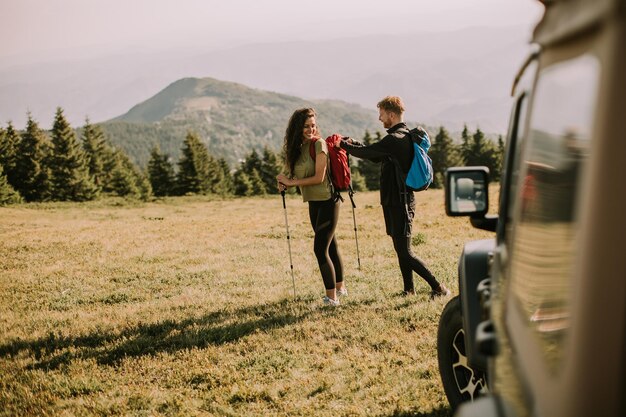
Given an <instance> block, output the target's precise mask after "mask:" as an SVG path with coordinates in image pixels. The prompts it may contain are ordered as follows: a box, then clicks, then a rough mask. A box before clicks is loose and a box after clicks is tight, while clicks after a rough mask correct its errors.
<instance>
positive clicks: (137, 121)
mask: <svg viewBox="0 0 626 417" xmlns="http://www.w3.org/2000/svg"><path fill="white" fill-rule="evenodd" d="M302 107H314V108H315V109H316V111H317V113H318V124H319V126H320V130H321V133H322V135H324V136H328V135H330V134H331V133H340V134H342V135H344V136H352V137H355V138H361V137H362V136H363V134H364V133H365V131H366V130H369V131H370V132H371V133H374V132H375V131H377V130H382V126H381V125H380V123H379V122H378V114H377V112H375V111H374V110H367V109H364V108H362V107H361V106H359V105H356V104H350V103H345V102H341V101H336V100H335V101H331V100H313V101H311V100H304V99H301V98H298V97H294V96H289V95H285V94H279V93H273V92H268V91H263V90H259V89H253V88H249V87H246V86H244V85H241V84H238V83H233V82H227V81H219V80H216V79H213V78H184V79H181V80H178V81H176V82H174V83H172V84H171V85H169V86H167V87H166V88H165V89H163V90H162V91H160V92H159V93H158V94H156V95H155V96H153V97H151V98H149V99H148V100H146V101H144V102H142V103H139V104H137V105H136V106H134V107H133V108H131V109H130V110H129V111H128V112H127V113H125V114H123V115H121V116H119V117H117V118H114V119H112V120H109V121H107V122H104V123H100V124H99V125H100V126H101V127H102V128H103V130H104V131H105V133H106V135H107V137H108V138H109V140H110V141H111V142H112V144H114V145H116V146H118V147H120V148H122V149H123V150H124V151H125V152H126V153H127V154H129V156H130V157H131V158H132V159H133V160H134V161H135V162H136V163H138V164H139V165H140V166H146V164H147V162H148V159H149V158H150V151H151V150H152V148H153V147H154V146H155V145H159V147H160V149H161V151H162V152H164V153H166V154H168V155H169V156H170V157H172V159H173V160H174V161H175V160H177V159H178V157H179V156H180V153H181V147H182V142H183V139H184V138H185V136H186V135H187V133H188V132H194V133H196V134H197V135H198V136H199V137H200V139H201V140H202V141H203V142H204V143H205V144H206V145H207V147H208V149H209V151H210V152H211V154H212V155H214V156H216V157H221V158H224V159H225V160H226V161H227V162H228V163H229V164H230V165H231V166H235V165H236V163H237V162H238V161H239V160H241V159H242V158H245V157H246V156H247V155H249V154H250V152H251V151H252V150H253V149H255V150H257V151H259V152H262V150H263V148H264V147H268V148H269V149H271V150H273V151H278V150H279V149H280V147H281V146H282V142H283V136H284V132H285V129H286V127H287V121H288V120H289V117H290V116H291V114H292V113H293V111H294V110H295V109H297V108H302Z"/></svg>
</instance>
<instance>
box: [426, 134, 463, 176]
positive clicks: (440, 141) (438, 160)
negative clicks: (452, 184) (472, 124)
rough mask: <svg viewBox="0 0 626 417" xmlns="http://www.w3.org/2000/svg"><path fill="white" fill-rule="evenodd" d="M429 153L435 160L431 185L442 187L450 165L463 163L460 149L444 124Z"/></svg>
mask: <svg viewBox="0 0 626 417" xmlns="http://www.w3.org/2000/svg"><path fill="white" fill-rule="evenodd" d="M428 155H429V156H430V158H431V159H432V161H433V174H434V175H433V176H434V179H433V184H432V185H431V187H432V188H442V187H443V185H444V182H445V174H446V170H447V169H448V168H449V167H453V166H457V165H460V164H461V154H460V151H459V149H458V147H457V146H455V144H454V142H453V141H452V138H451V137H450V135H449V134H448V131H447V130H446V129H445V128H444V127H443V126H441V127H440V128H439V132H438V133H437V136H435V139H434V140H433V143H432V146H431V148H430V150H429V151H428Z"/></svg>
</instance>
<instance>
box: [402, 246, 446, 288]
mask: <svg viewBox="0 0 626 417" xmlns="http://www.w3.org/2000/svg"><path fill="white" fill-rule="evenodd" d="M391 238H392V239H393V248H394V249H395V250H396V254H397V255H398V263H399V264H400V271H401V272H402V280H403V281H404V291H414V287H413V271H415V272H416V273H417V274H418V275H419V276H420V277H422V278H424V279H425V280H426V282H428V285H430V288H432V289H433V290H434V289H436V288H437V287H439V282H437V280H436V279H435V277H434V276H433V274H432V272H430V270H429V269H428V268H427V267H426V265H425V264H424V262H422V260H421V259H420V258H418V257H417V256H415V255H414V254H413V252H411V236H392V237H391Z"/></svg>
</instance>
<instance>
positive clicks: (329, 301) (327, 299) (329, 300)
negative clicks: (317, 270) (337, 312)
mask: <svg viewBox="0 0 626 417" xmlns="http://www.w3.org/2000/svg"><path fill="white" fill-rule="evenodd" d="M322 300H323V301H324V305H327V306H333V307H337V306H338V305H339V300H333V299H332V298H330V297H329V296H327V295H325V296H324V298H322Z"/></svg>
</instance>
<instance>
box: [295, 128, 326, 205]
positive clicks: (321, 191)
mask: <svg viewBox="0 0 626 417" xmlns="http://www.w3.org/2000/svg"><path fill="white" fill-rule="evenodd" d="M310 144H311V141H309V140H305V141H304V142H303V143H302V147H301V148H300V156H299V157H298V160H297V161H296V164H295V166H294V175H295V177H296V178H298V179H302V178H307V177H312V176H313V175H315V161H314V160H313V158H311V154H310V151H309V146H310ZM320 153H323V154H324V156H325V157H326V167H327V168H326V175H325V176H324V181H322V183H321V184H315V185H306V186H304V187H299V188H300V192H301V193H302V200H303V201H304V202H305V203H306V202H307V201H326V200H328V199H329V198H330V197H331V196H332V192H331V186H330V180H329V178H328V166H329V161H328V145H326V142H325V141H324V140H318V141H316V142H315V155H316V157H319V156H320Z"/></svg>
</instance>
